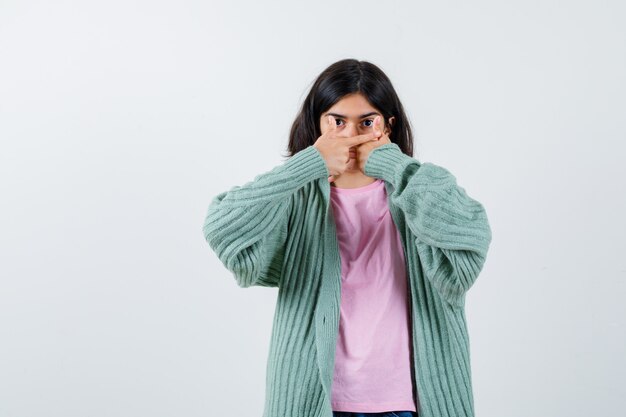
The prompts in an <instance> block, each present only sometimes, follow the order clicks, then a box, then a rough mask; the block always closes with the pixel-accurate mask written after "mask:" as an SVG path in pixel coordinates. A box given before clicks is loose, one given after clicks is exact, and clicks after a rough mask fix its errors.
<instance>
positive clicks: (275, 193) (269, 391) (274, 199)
mask: <svg viewBox="0 0 626 417" xmlns="http://www.w3.org/2000/svg"><path fill="white" fill-rule="evenodd" d="M364 172H365V174H366V175H367V176H369V177H373V178H381V179H383V180H384V181H385V188H386V190H387V196H388V201H389V207H390V211H391V215H392V218H393V220H394V223H395V225H396V227H397V228H398V231H399V233H400V236H401V241H402V245H403V250H404V255H405V259H406V270H407V279H408V282H409V291H410V297H409V299H410V302H409V305H410V307H411V310H410V311H411V329H412V332H411V333H412V364H413V367H412V376H413V383H414V388H415V390H414V395H416V396H417V398H418V401H417V402H418V407H419V408H418V414H419V416H420V417H463V416H467V417H469V416H474V400H473V393H472V379H471V370H470V347H469V337H468V331H467V326H466V321H465V312H464V307H465V295H466V293H467V291H468V289H469V288H470V287H471V286H472V284H473V283H474V282H475V280H476V278H477V277H478V274H479V272H480V271H481V269H482V267H483V264H484V262H485V259H486V256H487V251H488V248H489V244H490V242H491V229H490V227H489V223H488V221H487V215H486V213H485V209H484V207H483V205H482V204H481V203H479V202H478V201H476V200H474V199H472V198H471V197H469V196H468V195H467V194H466V192H465V190H464V189H463V188H462V187H460V186H459V185H457V183H456V179H455V177H454V176H453V175H452V174H451V173H450V172H449V171H448V170H446V169H445V168H442V167H440V166H438V165H435V164H432V163H428V162H425V163H421V162H419V161H418V160H416V159H415V158H413V157H411V156H408V155H406V154H404V153H403V152H402V151H401V150H400V148H399V147H398V145H396V144H395V143H388V144H384V145H382V146H380V147H378V148H374V149H373V150H372V151H371V152H370V155H369V157H368V160H367V161H366V165H365V168H364ZM329 175H330V174H329V171H328V169H327V167H326V163H325V161H324V159H323V157H322V155H321V154H320V153H319V151H318V150H317V148H315V147H314V146H308V147H307V148H305V149H303V150H301V151H300V152H297V153H296V154H295V155H293V156H291V157H290V158H289V159H288V160H287V161H285V162H284V163H282V164H281V165H278V166H276V167H275V168H273V169H272V170H270V171H268V172H266V173H263V174H260V175H258V176H256V177H255V178H254V179H253V180H252V181H250V182H248V183H246V184H244V185H243V186H234V187H232V188H231V189H230V190H228V191H224V192H222V193H220V194H218V195H217V196H215V197H214V198H213V200H212V201H211V203H210V205H209V208H208V212H207V215H206V218H205V221H204V225H203V233H204V236H205V239H206V241H207V242H208V244H209V246H210V247H211V249H212V250H213V251H214V252H215V254H216V255H217V256H218V258H219V259H220V261H221V262H222V263H223V264H224V266H225V268H227V269H228V270H229V271H231V272H232V273H233V275H234V278H235V280H236V282H237V284H238V285H239V286H240V287H242V288H246V287H251V286H263V287H277V288H278V298H277V303H276V309H275V314H274V319H273V329H272V335H271V342H270V349H269V357H268V361H267V368H266V371H267V374H266V391H265V406H264V412H263V417H332V408H331V405H330V393H331V384H332V381H333V371H334V360H335V347H336V342H337V334H338V330H339V307H340V291H341V264H340V255H339V247H338V243H337V238H336V230H335V222H334V219H333V211H332V206H331V205H330V184H329V183H328V180H327V178H328V176H329ZM371 302H372V303H375V302H376V300H372V301H371ZM251 313H252V314H253V313H254V312H251ZM354 411H358V410H354ZM389 411H398V410H389Z"/></svg>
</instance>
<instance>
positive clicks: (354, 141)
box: [339, 131, 378, 146]
mask: <svg viewBox="0 0 626 417" xmlns="http://www.w3.org/2000/svg"><path fill="white" fill-rule="evenodd" d="M339 139H341V140H343V141H344V143H345V144H346V145H348V146H356V145H360V144H361V143H365V142H369V141H372V140H378V135H377V134H376V133H375V132H374V131H371V132H369V133H365V134H363V135H358V136H352V137H350V138H339Z"/></svg>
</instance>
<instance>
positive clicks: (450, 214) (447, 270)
mask: <svg viewBox="0 0 626 417" xmlns="http://www.w3.org/2000/svg"><path fill="white" fill-rule="evenodd" d="M364 172H365V174H366V175H368V176H370V177H374V178H381V179H384V180H385V181H388V182H390V183H391V184H392V185H393V192H392V195H391V196H390V198H391V201H392V202H393V203H394V204H395V205H396V206H398V207H399V208H400V209H401V210H402V212H403V214H404V216H405V219H406V222H407V225H408V227H409V228H410V229H411V231H412V232H413V234H414V235H415V237H416V238H415V243H416V247H417V251H418V254H419V257H420V261H421V263H422V266H423V267H424V272H425V274H426V276H427V278H428V279H429V280H430V281H431V283H432V285H433V286H434V287H435V288H436V289H437V291H438V292H439V294H440V295H441V296H442V298H443V299H444V300H446V301H447V302H449V303H450V304H451V305H452V306H454V307H463V305H464V301H465V294H466V292H467V291H468V290H469V288H470V287H471V286H472V285H473V283H474V282H475V280H476V278H477V277H478V274H479V273H480V271H481V269H482V267H483V264H484V262H485V259H486V257H487V252H488V249H489V245H490V243H491V229H490V226H489V222H488V219H487V214H486V212H485V209H484V207H483V205H482V204H481V203H479V202H478V201H476V200H474V199H473V198H471V197H470V196H468V195H467V193H466V192H465V189H464V188H463V187H460V186H459V185H457V182H456V178H455V177H454V176H453V175H452V174H451V173H450V172H449V171H448V170H447V169H445V168H443V167H441V166H438V165H435V164H432V163H429V162H425V163H421V162H419V161H418V160H417V159H415V158H412V157H410V156H408V155H406V154H405V153H403V152H402V150H401V149H400V147H399V146H398V145H397V144H395V143H389V144H384V145H382V146H379V147H378V148H374V149H373V150H372V151H371V152H370V154H369V157H368V160H367V161H366V164H365V168H364Z"/></svg>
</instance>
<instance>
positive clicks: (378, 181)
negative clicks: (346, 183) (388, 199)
mask: <svg viewBox="0 0 626 417" xmlns="http://www.w3.org/2000/svg"><path fill="white" fill-rule="evenodd" d="M382 182H383V180H381V179H380V178H376V180H375V181H373V182H372V183H370V184H367V185H363V186H361V187H356V188H339V187H335V186H333V185H331V186H330V189H331V191H333V192H335V193H338V194H358V193H362V192H364V191H368V190H370V189H372V188H376V187H377V186H378V185H379V184H381V183H382Z"/></svg>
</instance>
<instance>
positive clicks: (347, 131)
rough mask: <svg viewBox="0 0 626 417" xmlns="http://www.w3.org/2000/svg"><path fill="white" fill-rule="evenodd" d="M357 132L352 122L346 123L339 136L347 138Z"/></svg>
mask: <svg viewBox="0 0 626 417" xmlns="http://www.w3.org/2000/svg"><path fill="white" fill-rule="evenodd" d="M358 134H359V132H358V130H357V127H356V126H355V125H354V123H346V124H345V125H344V127H343V129H342V130H341V136H342V137H344V138H349V137H352V136H356V135H358Z"/></svg>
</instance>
